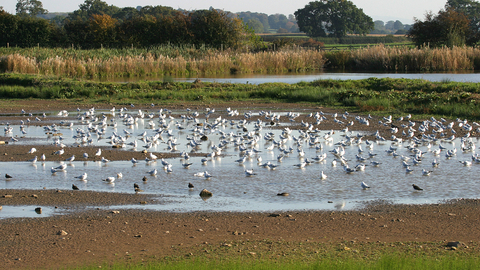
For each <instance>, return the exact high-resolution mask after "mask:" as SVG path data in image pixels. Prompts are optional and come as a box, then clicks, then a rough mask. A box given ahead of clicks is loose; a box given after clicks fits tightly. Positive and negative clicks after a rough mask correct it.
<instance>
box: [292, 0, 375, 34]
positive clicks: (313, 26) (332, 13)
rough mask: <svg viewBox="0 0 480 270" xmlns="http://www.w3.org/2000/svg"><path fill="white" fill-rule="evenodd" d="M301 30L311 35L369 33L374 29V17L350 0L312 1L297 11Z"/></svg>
mask: <svg viewBox="0 0 480 270" xmlns="http://www.w3.org/2000/svg"><path fill="white" fill-rule="evenodd" d="M295 18H296V19H297V22H298V27H299V29H300V31H302V32H305V33H307V35H309V36H311V37H325V36H327V35H331V36H335V37H343V36H346V35H347V34H367V33H369V32H370V31H371V30H373V29H374V24H373V20H372V18H370V17H369V16H367V15H366V14H365V13H364V12H363V10H362V9H360V8H357V6H355V5H354V4H353V3H352V2H350V1H348V0H319V1H315V2H310V3H309V4H308V5H306V6H305V7H304V8H302V9H299V10H297V11H296V12H295Z"/></svg>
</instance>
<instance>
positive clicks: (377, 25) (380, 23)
mask: <svg viewBox="0 0 480 270" xmlns="http://www.w3.org/2000/svg"><path fill="white" fill-rule="evenodd" d="M373 24H374V25H375V29H377V30H384V29H385V23H384V22H383V21H374V22H373Z"/></svg>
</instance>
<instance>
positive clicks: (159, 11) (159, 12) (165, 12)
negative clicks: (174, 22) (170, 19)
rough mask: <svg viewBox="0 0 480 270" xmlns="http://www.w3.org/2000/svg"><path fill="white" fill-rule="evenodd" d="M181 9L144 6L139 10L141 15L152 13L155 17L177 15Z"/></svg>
mask: <svg viewBox="0 0 480 270" xmlns="http://www.w3.org/2000/svg"><path fill="white" fill-rule="evenodd" d="M178 12H179V11H177V10H174V9H173V8H171V7H165V6H144V7H142V8H141V9H140V11H139V12H138V13H139V15H140V16H145V15H150V16H153V17H155V18H161V17H164V16H176V15H177V13H178Z"/></svg>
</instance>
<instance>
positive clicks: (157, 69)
mask: <svg viewBox="0 0 480 270" xmlns="http://www.w3.org/2000/svg"><path fill="white" fill-rule="evenodd" d="M51 50H52V51H51V52H50V53H51V54H53V55H52V56H46V55H48V52H45V51H42V52H41V54H40V53H39V54H38V55H37V56H36V55H35V54H34V51H29V54H28V56H26V55H22V54H20V53H17V52H15V53H7V54H4V55H2V56H0V71H2V72H14V73H22V74H42V75H56V76H66V77H121V76H128V77H134V76H147V75H166V74H169V75H185V74H227V73H232V72H238V73H265V72H272V73H273V72H276V73H278V72H287V71H289V72H292V71H293V72H294V71H308V70H319V69H321V68H322V67H323V66H324V64H325V63H326V62H327V61H329V62H330V63H333V62H335V61H338V59H339V57H337V56H335V55H336V54H335V53H330V54H328V53H325V52H321V51H317V50H308V49H303V48H298V47H295V48H288V49H283V50H279V51H267V52H258V53H248V52H239V51H231V50H225V51H213V50H208V51H203V52H202V53H197V54H194V53H192V52H190V53H189V54H185V53H184V54H182V53H180V52H178V51H175V50H170V52H171V53H169V54H160V53H158V52H145V51H143V52H137V53H138V54H136V55H133V54H132V52H126V53H124V54H123V55H122V54H121V53H122V52H120V53H119V52H109V51H108V50H106V51H105V52H98V55H97V56H92V55H91V54H90V55H89V53H84V52H83V51H79V52H78V54H75V53H74V52H72V51H68V52H65V53H63V54H62V51H61V50H59V49H51ZM337 54H338V53H337ZM62 55H63V56H62ZM345 56H346V57H347V58H349V59H344V58H345V57H342V59H343V60H341V61H342V62H344V63H345V62H349V63H354V64H353V67H354V68H355V69H361V70H384V71H391V70H398V71H454V70H471V69H474V68H475V67H479V66H480V50H479V49H476V48H471V47H454V48H451V49H450V48H446V47H445V48H436V49H430V48H420V49H409V48H405V47H385V46H383V45H379V46H374V47H369V48H364V49H359V50H354V51H350V52H349V53H348V54H345ZM327 58H328V59H327ZM335 59H337V60H335Z"/></svg>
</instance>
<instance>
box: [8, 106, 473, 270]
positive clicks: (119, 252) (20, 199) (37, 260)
mask: <svg viewBox="0 0 480 270" xmlns="http://www.w3.org/2000/svg"><path fill="white" fill-rule="evenodd" d="M0 105H1V106H0V113H4V114H8V113H12V112H15V113H19V112H20V110H21V109H22V108H25V109H26V110H30V111H32V110H35V111H37V112H40V111H41V110H42V109H45V108H46V109H48V110H60V109H72V108H75V107H76V106H77V105H76V104H75V103H74V102H71V103H69V102H66V103H63V102H62V103H60V102H55V101H51V102H48V101H29V100H25V101H12V102H11V103H10V104H9V106H6V105H5V104H0ZM108 106H109V105H107V104H103V105H98V107H103V108H108ZM186 106H188V105H184V106H180V105H178V106H176V107H175V108H176V109H179V108H186ZM221 106H223V107H226V106H225V105H212V107H221ZM228 106H231V107H235V106H238V107H242V108H250V107H251V108H252V109H253V108H264V109H269V108H271V109H272V110H273V109H279V108H281V109H283V110H287V109H292V110H293V109H295V108H300V107H301V108H302V110H304V111H311V112H314V111H316V110H318V109H319V108H318V107H312V106H301V105H298V104H275V105H272V104H247V103H239V104H228ZM110 107H111V106H110ZM204 107H207V106H206V105H204ZM204 107H202V106H198V107H197V108H196V109H202V108H204ZM147 108H148V107H147V106H145V109H147ZM322 110H324V111H327V109H324V108H322ZM330 112H333V111H330ZM339 113H343V112H339ZM1 120H2V121H12V122H13V121H20V117H13V118H12V117H8V118H2V119H1ZM298 121H300V119H299V120H298ZM375 122H378V121H372V125H370V126H368V127H367V126H364V127H360V128H361V129H366V131H376V130H379V131H380V132H383V133H384V134H388V129H389V128H390V127H385V126H383V125H380V124H378V123H375ZM334 127H336V126H335V125H334V123H329V122H328V121H325V123H322V127H321V128H322V129H325V130H330V129H334ZM337 128H338V127H337ZM457 132H458V134H459V136H461V134H462V130H457ZM472 136H476V134H474V133H472ZM4 139H5V140H8V138H4ZM30 147H31V146H28V145H21V146H18V145H17V146H16V145H14V144H6V145H1V146H0V161H25V160H28V159H29V158H30V156H31V155H27V154H26V153H27V151H28V149H30ZM36 147H37V149H39V151H41V152H44V153H50V152H52V153H53V151H54V150H55V149H57V148H58V147H57V148H55V147H53V146H49V145H44V146H36ZM68 151H69V153H70V154H76V155H79V156H80V155H81V153H82V152H83V151H84V149H83V148H75V147H70V148H69V149H68ZM77 152H78V153H77ZM103 153H104V156H105V157H106V158H108V159H110V160H124V159H126V158H125V155H124V154H123V152H121V151H118V150H116V149H104V150H103ZM156 154H157V155H159V157H164V158H168V157H170V155H172V154H171V153H156ZM144 155H146V154H145V153H142V152H140V151H139V152H132V153H131V155H130V154H129V157H128V158H131V157H136V158H137V159H140V158H144ZM162 155H163V156H162ZM198 155H202V153H198ZM55 158H60V157H57V156H54V155H51V156H49V160H55ZM62 158H64V157H62ZM198 192H200V190H198ZM158 203H163V202H162V198H161V197H158V196H156V195H152V194H142V193H138V194H121V193H109V192H93V191H82V190H0V206H2V205H3V206H10V205H22V206H24V207H25V208H32V209H35V208H37V207H47V206H48V207H59V208H62V209H68V211H65V213H64V214H61V215H55V216H49V217H43V216H42V214H39V215H38V217H36V218H7V219H1V220H0V265H2V267H0V268H4V269H22V268H28V269H35V268H59V267H78V266H83V265H89V266H91V265H97V264H98V265H102V264H104V263H105V262H116V261H119V262H141V261H147V262H148V261H152V260H162V258H165V257H176V256H180V257H182V256H197V255H199V254H200V252H205V250H216V249H219V248H223V247H225V248H236V249H238V252H241V253H245V254H246V256H252V254H255V252H260V251H256V250H255V249H256V248H257V245H253V246H249V249H245V248H243V249H242V248H238V247H237V245H238V243H260V242H262V241H267V240H268V241H273V242H276V243H287V242H288V243H292V242H293V243H306V242H308V243H309V245H310V247H311V245H313V246H315V245H316V244H318V247H320V246H321V245H323V244H328V245H340V244H345V243H349V245H350V246H354V245H359V244H364V243H365V244H367V243H379V244H382V245H383V244H385V243H387V244H391V245H398V243H405V242H410V243H411V242H415V243H421V242H428V243H431V245H433V246H435V248H438V249H439V250H440V249H442V250H443V249H445V248H446V247H445V244H446V243H447V242H450V241H460V242H461V243H462V245H461V246H459V248H462V249H464V250H465V251H467V252H471V253H474V254H477V255H478V243H479V241H480V230H478V224H479V219H480V215H479V214H478V213H479V210H480V200H478V199H468V200H454V201H448V202H444V203H439V204H430V205H395V204H389V203H386V202H377V203H373V204H370V205H365V207H363V208H361V209H357V210H354V211H334V212H332V211H304V212H302V211H289V212H187V213H175V212H161V211H149V210H138V209H137V210H126V209H121V208H119V209H118V208H115V210H112V209H109V208H108V206H112V205H132V204H133V205H135V204H138V205H141V204H158ZM0 211H2V210H0ZM270 252H273V253H274V254H276V255H278V256H282V255H284V254H286V253H288V252H291V247H290V246H289V245H282V244H280V245H278V246H276V247H275V250H274V251H271V250H270Z"/></svg>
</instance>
